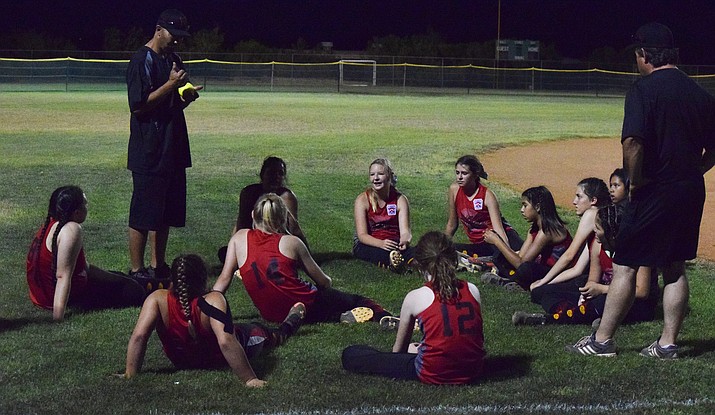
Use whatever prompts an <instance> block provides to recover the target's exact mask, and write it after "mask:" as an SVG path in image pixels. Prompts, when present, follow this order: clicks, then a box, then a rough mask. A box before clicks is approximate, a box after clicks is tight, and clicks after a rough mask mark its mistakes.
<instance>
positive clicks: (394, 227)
mask: <svg viewBox="0 0 715 415" xmlns="http://www.w3.org/2000/svg"><path fill="white" fill-rule="evenodd" d="M365 194H366V195H367V198H368V200H370V194H369V191H368V192H365ZM400 196H402V193H400V192H398V191H397V189H395V188H394V187H392V188H390V194H389V195H388V197H387V200H386V201H385V206H383V207H379V206H377V207H376V208H377V209H376V210H375V211H373V210H372V206H371V205H370V204H368V209H367V233H368V234H369V235H370V236H372V237H374V238H377V239H381V240H386V239H390V240H393V241H399V240H400V222H399V219H398V217H397V199H399V198H400Z"/></svg>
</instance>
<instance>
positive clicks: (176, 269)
mask: <svg viewBox="0 0 715 415" xmlns="http://www.w3.org/2000/svg"><path fill="white" fill-rule="evenodd" d="M207 279H208V270H207V268H206V263H205V262H204V260H203V259H202V258H201V257H200V256H198V255H196V254H186V255H180V256H178V257H176V258H175V259H174V261H173V262H172V263H171V280H172V282H173V286H172V290H173V291H174V293H175V294H176V295H177V296H178V297H179V302H180V303H181V308H182V309H183V311H184V317H185V319H186V321H188V323H189V334H190V335H191V337H192V338H193V339H196V328H195V327H194V323H193V322H192V321H191V300H193V299H194V298H196V297H199V296H201V295H203V294H204V293H205V292H206V281H207Z"/></svg>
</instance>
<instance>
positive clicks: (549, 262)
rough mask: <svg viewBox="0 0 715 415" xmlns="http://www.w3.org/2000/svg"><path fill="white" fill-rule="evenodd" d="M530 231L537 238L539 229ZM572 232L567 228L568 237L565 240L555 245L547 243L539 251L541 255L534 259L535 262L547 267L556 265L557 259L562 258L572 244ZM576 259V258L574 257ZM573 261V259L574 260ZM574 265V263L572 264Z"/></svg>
mask: <svg viewBox="0 0 715 415" xmlns="http://www.w3.org/2000/svg"><path fill="white" fill-rule="evenodd" d="M529 233H530V234H531V236H532V237H533V238H536V234H537V233H539V231H538V230H536V231H533V230H529ZM571 241H572V239H571V233H569V231H568V230H566V238H564V240H563V241H561V242H559V243H557V244H555V245H547V246H545V247H544V248H543V249H542V250H541V252H539V255H538V256H537V257H536V259H534V262H536V263H539V264H542V265H546V266H547V267H549V268H551V267H553V266H554V264H555V263H556V261H558V260H559V258H561V255H563V254H564V252H566V250H567V249H568V248H569V245H571ZM574 260H575V259H574ZM572 262H573V261H572ZM571 266H573V264H571Z"/></svg>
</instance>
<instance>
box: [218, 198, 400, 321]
mask: <svg viewBox="0 0 715 415" xmlns="http://www.w3.org/2000/svg"><path fill="white" fill-rule="evenodd" d="M287 223H288V209H287V207H286V205H285V203H284V202H283V199H281V198H280V197H279V196H278V195H276V194H275V193H269V194H267V195H264V196H261V198H260V199H258V202H257V203H256V206H255V207H254V209H253V227H254V229H241V230H239V231H238V232H236V233H235V234H234V235H233V237H231V240H230V241H229V243H228V251H227V253H226V262H225V263H224V266H223V270H222V271H221V275H219V277H218V279H217V280H216V283H215V284H214V287H213V289H214V290H216V291H220V292H226V290H227V289H228V287H229V285H230V284H231V280H232V277H233V275H234V271H235V270H236V268H238V270H239V273H240V275H238V277H239V278H240V279H241V281H243V285H244V287H245V288H246V292H247V293H248V295H249V296H250V297H251V300H253V304H254V305H255V306H256V308H258V311H259V312H260V313H261V317H263V318H264V319H266V320H268V321H273V322H279V321H281V320H283V319H284V318H285V316H286V314H288V311H289V310H290V307H291V305H292V304H294V303H295V302H297V301H300V302H302V303H304V304H305V306H306V308H307V310H308V313H307V315H308V316H307V319H306V322H309V323H316V322H325V321H335V322H337V321H342V322H346V323H354V322H363V321H367V320H372V321H380V319H381V318H382V317H384V316H389V315H390V313H388V312H387V311H385V310H384V309H383V308H382V307H381V306H380V305H379V304H377V303H376V302H374V301H373V300H371V299H369V298H365V297H363V296H360V295H356V294H348V293H344V292H342V291H338V290H336V289H333V288H331V285H332V280H331V279H330V277H329V276H327V275H326V274H325V273H324V272H323V270H322V269H321V268H320V267H319V266H318V264H316V263H315V260H314V259H313V257H312V256H311V255H310V252H308V248H306V246H305V244H304V243H303V241H301V240H300V239H299V238H298V237H296V236H293V235H290V234H289V233H288V230H287ZM299 268H300V269H303V270H304V271H305V272H306V273H307V274H308V276H309V277H310V278H311V280H312V282H313V283H314V284H311V283H308V282H305V281H303V280H302V279H301V278H300V277H299V275H298V269H299Z"/></svg>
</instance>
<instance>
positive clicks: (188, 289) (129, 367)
mask: <svg viewBox="0 0 715 415" xmlns="http://www.w3.org/2000/svg"><path fill="white" fill-rule="evenodd" d="M207 278H208V272H207V270H206V264H205V263H204V261H203V260H202V259H201V257H199V256H198V255H192V254H189V255H182V256H179V257H177V258H176V259H174V261H173V263H172V264H171V280H172V283H173V285H172V288H171V289H169V290H165V289H162V290H157V291H154V292H153V293H152V294H151V295H149V297H147V299H146V301H144V305H143V306H142V310H141V313H140V314H139V320H138V321H137V324H136V327H135V328H134V331H133V332H132V336H131V338H130V339H129V345H128V346H127V363H126V369H125V372H124V377H125V378H131V377H133V376H134V375H136V374H137V373H138V372H139V371H140V370H141V367H142V363H143V362H144V354H145V353H146V348H147V341H148V340H149V337H151V334H152V332H153V331H154V330H156V333H157V334H158V335H159V340H161V344H162V346H163V348H164V353H165V354H166V356H167V357H168V358H169V360H171V362H172V363H173V364H174V366H176V367H177V368H179V369H212V368H218V367H225V366H230V367H231V370H232V371H233V373H234V374H236V376H238V377H239V378H240V379H241V380H242V381H243V382H245V384H246V386H248V387H252V388H255V387H262V386H264V385H265V384H266V382H265V381H263V380H261V379H258V377H257V376H256V374H255V373H254V372H253V368H251V364H250V363H249V362H248V359H249V358H252V357H254V356H257V355H258V354H260V352H261V351H262V350H263V349H264V348H270V347H276V346H279V345H281V344H282V343H284V342H285V340H286V339H287V338H288V337H289V336H291V335H292V334H294V333H295V331H296V330H297V329H298V327H299V326H300V324H301V320H302V319H303V317H304V315H305V306H304V305H303V304H302V303H295V304H293V306H292V307H291V309H290V311H289V312H288V315H287V316H286V318H285V320H284V321H283V323H282V324H281V325H280V327H279V328H278V329H270V328H267V327H265V326H263V325H261V324H258V323H251V324H237V325H234V323H233V320H232V317H231V310H230V309H229V307H228V302H226V298H225V297H224V296H223V295H222V294H221V293H219V292H216V291H212V292H209V293H208V294H206V280H207Z"/></svg>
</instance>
